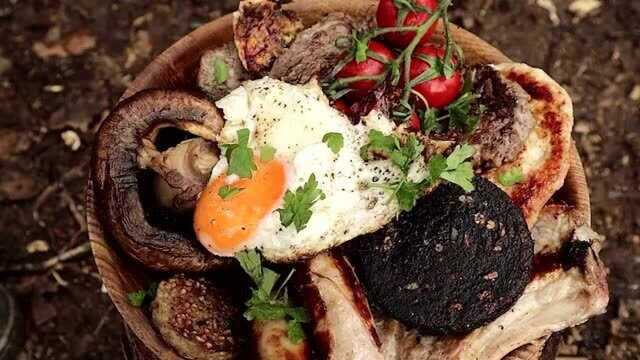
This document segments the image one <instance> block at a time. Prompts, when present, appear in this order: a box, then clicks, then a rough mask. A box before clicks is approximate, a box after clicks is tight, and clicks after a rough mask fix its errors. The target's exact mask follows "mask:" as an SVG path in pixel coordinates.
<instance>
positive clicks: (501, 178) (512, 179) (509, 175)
mask: <svg viewBox="0 0 640 360" xmlns="http://www.w3.org/2000/svg"><path fill="white" fill-rule="evenodd" d="M523 181H524V174H523V173H522V169H521V168H520V167H515V168H512V169H509V170H507V171H505V172H503V173H500V174H498V182H500V184H501V185H502V186H506V187H509V186H513V185H516V184H519V183H521V182H523Z"/></svg>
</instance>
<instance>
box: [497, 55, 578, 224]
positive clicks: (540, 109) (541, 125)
mask: <svg viewBox="0 0 640 360" xmlns="http://www.w3.org/2000/svg"><path fill="white" fill-rule="evenodd" d="M494 68H495V69H496V70H498V71H499V72H500V73H501V74H502V75H503V76H504V77H505V78H507V79H509V80H512V81H515V82H517V83H518V84H520V86H522V88H523V89H524V90H525V91H526V92H527V93H528V94H529V96H530V100H529V103H530V105H531V110H532V112H533V115H534V118H535V119H536V125H535V127H534V129H533V130H532V131H531V134H530V135H529V137H528V138H527V140H526V143H525V148H524V150H523V151H522V152H521V153H520V154H519V155H518V156H517V158H516V159H515V160H514V161H512V162H511V163H508V164H504V165H502V166H500V167H498V168H496V169H493V170H491V171H489V172H488V173H487V174H486V177H487V178H488V179H489V180H491V181H493V182H494V183H496V184H497V185H498V186H500V187H501V188H502V189H503V190H504V191H505V192H507V194H509V196H510V197H511V199H512V200H513V201H514V202H515V203H516V205H518V206H519V207H520V208H521V209H522V211H523V213H524V216H525V218H526V219H527V223H528V224H529V227H531V226H533V224H534V223H535V222H536V220H537V219H538V216H539V214H540V211H541V210H542V208H543V207H544V205H545V204H546V203H547V202H548V201H549V199H550V198H551V196H552V195H553V194H554V193H555V192H556V191H558V190H559V189H560V188H561V187H562V185H563V184H564V180H565V178H566V176H567V172H568V171H569V165H570V158H571V129H572V128H573V104H572V102H571V98H570V97H569V94H568V93H567V91H566V90H565V89H563V88H562V86H560V85H559V84H558V83H557V82H555V81H554V80H553V79H552V78H551V77H550V76H549V75H547V74H546V73H545V72H544V71H542V70H540V69H536V68H532V67H530V66H528V65H525V64H517V63H505V64H499V65H494ZM514 168H520V169H521V170H522V172H523V175H524V181H522V182H520V183H518V184H515V185H513V186H504V185H502V184H500V181H498V177H499V175H500V174H503V173H505V172H507V171H509V170H510V169H514Z"/></svg>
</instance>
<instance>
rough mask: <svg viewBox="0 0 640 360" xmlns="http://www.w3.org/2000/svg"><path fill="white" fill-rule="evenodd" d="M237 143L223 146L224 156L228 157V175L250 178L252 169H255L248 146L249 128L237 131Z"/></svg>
mask: <svg viewBox="0 0 640 360" xmlns="http://www.w3.org/2000/svg"><path fill="white" fill-rule="evenodd" d="M237 134H238V143H237V144H230V145H226V146H225V156H226V157H227V159H229V170H228V173H229V175H238V176H239V177H241V178H243V179H249V178H251V174H252V173H253V171H255V170H256V169H257V167H256V164H255V162H254V159H253V151H252V150H251V149H250V148H249V136H250V135H251V132H250V131H249V129H240V130H238V132H237Z"/></svg>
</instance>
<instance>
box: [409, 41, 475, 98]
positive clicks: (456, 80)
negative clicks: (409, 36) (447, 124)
mask: <svg viewBox="0 0 640 360" xmlns="http://www.w3.org/2000/svg"><path fill="white" fill-rule="evenodd" d="M415 55H424V56H429V57H439V58H444V49H442V48H439V47H435V46H431V45H426V46H421V47H419V48H417V49H416V52H415ZM429 68H431V65H429V64H428V63H426V62H424V61H422V60H420V59H418V58H415V57H414V58H413V60H412V61H411V79H415V78H416V77H418V76H420V74H422V73H424V72H425V71H426V70H428V69H429ZM462 86H463V81H462V75H461V74H460V71H458V70H456V71H455V72H454V74H453V76H452V77H450V78H449V79H447V78H446V77H444V76H440V77H438V78H435V79H433V80H429V81H425V82H422V83H420V84H418V85H416V86H414V88H413V89H414V90H415V91H417V92H418V93H420V95H422V96H423V97H424V98H425V99H426V100H427V102H428V103H429V106H430V107H433V108H437V109H441V108H444V107H445V106H447V105H449V104H451V103H452V102H453V101H454V100H455V99H456V98H457V97H458V95H459V94H460V91H461V90H462Z"/></svg>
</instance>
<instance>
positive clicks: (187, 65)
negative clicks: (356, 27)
mask: <svg viewBox="0 0 640 360" xmlns="http://www.w3.org/2000/svg"><path fill="white" fill-rule="evenodd" d="M314 3H316V2H315V1H312V0H297V1H294V2H293V3H292V4H289V5H287V6H288V7H289V8H291V9H293V10H295V11H298V12H302V14H303V15H302V16H303V17H305V15H304V13H305V12H309V13H311V15H310V16H309V17H308V18H306V19H305V20H306V21H307V22H309V21H310V19H309V18H316V19H317V18H318V16H320V15H321V14H324V13H327V12H329V10H331V9H334V11H335V10H342V11H343V12H346V13H352V12H351V11H355V12H360V13H367V12H370V11H371V10H372V6H375V3H376V2H375V1H372V0H360V1H353V2H345V1H344V0H327V1H325V2H324V3H323V4H320V3H321V2H317V3H316V4H314ZM372 4H373V5H372ZM231 26H232V14H229V15H226V16H224V17H221V18H219V19H216V20H213V21H211V22H209V23H207V24H205V25H203V26H201V27H199V28H198V29H196V30H195V31H193V32H191V33H190V34H188V35H186V36H185V37H183V38H181V39H180V40H179V41H177V42H176V43H175V44H173V45H172V46H171V47H170V48H169V49H167V50H166V51H164V52H163V53H162V54H160V55H159V56H158V57H157V58H156V59H155V60H153V62H151V63H150V64H149V65H148V66H147V67H146V68H145V69H144V70H143V71H142V72H141V73H140V74H139V75H138V76H137V77H136V79H135V80H134V81H133V82H132V83H131V85H130V86H129V87H128V88H127V90H126V92H125V93H124V95H123V97H122V98H123V99H124V98H126V97H129V96H130V95H132V94H134V93H136V92H138V91H141V90H143V89H148V88H158V87H163V88H175V87H179V86H180V85H182V84H181V83H182V82H183V81H184V79H186V78H187V77H189V74H188V72H190V71H191V72H192V71H193V65H194V64H193V61H194V59H193V57H194V56H197V60H199V54H201V53H202V52H204V51H205V50H206V49H209V48H211V47H212V46H213V45H215V44H216V43H220V41H222V42H224V41H228V40H230V38H231V36H232V31H231ZM452 33H453V36H454V37H455V39H456V41H457V42H458V43H459V44H460V45H461V46H462V47H463V49H465V50H467V51H468V48H473V50H474V51H475V52H477V54H478V57H479V58H482V59H484V60H485V61H486V62H489V63H500V62H511V60H510V59H509V58H508V57H507V56H505V55H504V54H503V53H502V52H501V51H500V50H498V49H496V48H494V47H493V46H491V45H489V44H488V43H486V42H485V41H484V40H482V39H480V38H478V37H477V36H475V35H473V34H472V33H470V32H468V31H466V30H464V29H461V28H458V27H455V28H454V29H453V31H452ZM216 37H217V39H218V40H217V41H213V40H212V38H214V39H215V38H216ZM563 189H564V191H563V194H564V196H565V199H563V200H565V201H566V202H567V203H569V204H570V205H573V207H574V209H575V212H576V213H577V216H578V217H579V218H580V219H582V220H583V222H584V223H586V224H590V223H591V208H590V200H589V190H588V187H587V181H586V177H585V173H584V168H583V166H582V162H581V160H580V156H579V154H578V151H577V149H576V147H575V144H573V146H572V148H571V167H570V170H569V173H568V175H567V178H566V180H565V185H564V188H563ZM95 205H96V204H95V202H94V198H93V189H92V184H91V180H89V183H88V186H87V191H86V209H87V223H88V233H89V239H90V242H91V248H92V251H93V254H94V258H95V261H96V265H97V267H98V271H99V273H100V276H101V277H102V280H103V283H104V285H105V287H106V289H107V293H108V294H109V297H110V298H111V300H112V301H113V303H114V304H115V306H116V308H117V309H118V312H119V313H120V315H121V316H122V318H123V319H124V321H125V323H126V325H127V326H128V327H129V328H130V329H131V330H132V332H133V333H134V334H135V336H137V337H138V339H140V340H141V342H142V343H144V344H145V345H146V346H147V347H148V348H149V350H151V351H152V352H153V353H154V354H155V355H156V356H158V357H159V358H160V359H175V360H179V359H182V358H181V357H180V356H178V355H177V354H176V353H175V352H174V350H173V349H171V347H169V346H168V345H167V344H166V343H165V342H164V341H163V340H162V338H161V337H160V336H159V335H158V333H157V331H156V330H155V328H154V327H153V325H152V323H151V319H150V318H149V317H148V316H147V315H146V314H145V312H144V311H143V310H142V309H139V308H135V307H132V306H131V305H129V304H128V301H127V293H128V292H131V291H135V290H139V289H141V288H142V287H143V286H144V284H140V283H139V282H138V281H137V280H136V279H135V278H132V277H131V276H129V275H127V271H128V270H127V268H126V266H125V264H124V263H123V262H122V260H121V256H120V254H119V253H118V252H117V251H116V250H115V249H114V248H113V247H112V246H110V245H109V243H108V240H106V239H105V236H104V233H103V229H102V226H101V225H100V223H99V221H98V220H97V217H96V215H95Z"/></svg>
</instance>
